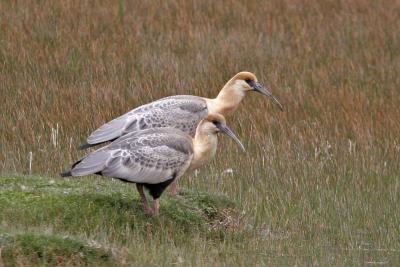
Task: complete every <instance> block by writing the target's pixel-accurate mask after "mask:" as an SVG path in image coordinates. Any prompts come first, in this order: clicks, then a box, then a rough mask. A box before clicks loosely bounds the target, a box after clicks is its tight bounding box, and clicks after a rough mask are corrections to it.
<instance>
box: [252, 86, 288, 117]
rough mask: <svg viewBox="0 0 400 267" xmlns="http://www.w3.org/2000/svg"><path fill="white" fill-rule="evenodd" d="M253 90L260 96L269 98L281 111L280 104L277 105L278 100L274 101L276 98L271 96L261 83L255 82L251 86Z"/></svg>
mask: <svg viewBox="0 0 400 267" xmlns="http://www.w3.org/2000/svg"><path fill="white" fill-rule="evenodd" d="M253 89H254V91H257V92H259V93H260V94H262V95H265V96H268V97H270V98H271V99H272V101H273V102H274V103H275V104H276V105H277V106H278V107H279V109H280V110H281V111H283V106H282V105H281V103H279V101H278V99H276V97H275V96H273V95H272V93H271V92H270V91H268V89H267V88H265V86H263V85H262V84H261V83H259V82H255V83H254V85H253Z"/></svg>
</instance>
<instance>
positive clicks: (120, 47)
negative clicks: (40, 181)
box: [0, 0, 400, 246]
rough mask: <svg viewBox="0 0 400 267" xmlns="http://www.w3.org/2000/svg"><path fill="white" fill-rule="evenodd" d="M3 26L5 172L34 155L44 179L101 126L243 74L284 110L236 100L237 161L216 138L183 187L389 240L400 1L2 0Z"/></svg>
mask: <svg viewBox="0 0 400 267" xmlns="http://www.w3.org/2000/svg"><path fill="white" fill-rule="evenodd" d="M0 20H1V24H0V65H1V67H0V90H1V97H2V104H1V111H2V112H1V114H0V118H1V119H0V120H1V126H0V127H1V128H0V129H1V133H0V138H1V146H0V170H1V171H2V172H18V173H29V153H30V152H32V170H31V172H32V173H34V174H43V175H57V173H58V172H59V171H60V170H62V169H63V168H65V167H66V166H68V164H69V163H71V162H72V161H73V160H75V159H77V158H78V157H79V156H81V155H82V152H79V151H78V150H77V147H78V145H79V144H80V143H81V142H82V141H83V140H84V139H85V137H86V136H87V135H88V134H89V133H90V132H91V131H92V130H94V129H95V128H97V127H98V126H100V125H101V124H103V123H104V122H106V121H108V120H110V119H112V118H114V117H116V116H118V115H120V114H122V113H125V112H126V111H128V110H129V109H131V108H133V107H136V106H138V105H141V104H144V103H147V102H150V101H152V100H155V99H158V98H161V97H164V96H167V95H174V94H193V95H202V96H209V97H212V96H215V95H216V94H217V93H218V91H219V89H220V88H221V87H222V86H223V85H224V83H225V82H226V81H227V80H228V79H229V78H230V77H231V76H233V75H234V74H235V73H236V72H238V71H242V70H248V71H252V72H254V73H256V75H257V76H258V78H259V80H260V81H262V82H263V83H264V84H265V85H267V86H269V87H270V88H271V90H272V91H273V93H274V94H275V95H276V96H277V97H278V98H279V99H280V100H281V102H282V103H283V104H284V106H285V112H283V113H280V112H279V111H278V110H277V109H275V107H273V106H272V105H271V103H270V102H269V101H268V100H266V99H264V98H263V97H262V96H260V95H257V94H251V95H249V96H248V97H246V99H245V101H244V103H243V104H242V106H241V108H240V109H239V110H238V111H237V113H236V114H235V116H234V118H230V119H229V124H230V125H231V127H232V128H233V129H234V130H235V131H236V132H237V133H238V134H239V135H240V137H241V139H242V140H243V141H244V143H245V145H246V147H247V150H248V153H247V154H245V155H244V154H240V153H237V152H238V150H237V148H236V147H235V146H233V145H232V143H230V141H227V140H224V138H221V139H222V143H221V146H220V149H219V151H220V152H221V153H219V154H218V155H217V158H216V160H215V161H214V162H213V164H211V165H210V166H209V167H207V168H205V169H204V170H203V171H202V172H201V173H200V175H199V177H197V178H194V177H189V179H188V178H183V179H182V181H181V183H183V184H185V185H186V186H192V187H196V188H199V189H203V190H205V189H206V190H209V191H212V192H214V191H223V192H226V193H227V194H229V195H230V196H232V197H233V198H235V199H237V200H239V201H240V202H241V203H242V205H243V206H244V209H245V210H247V211H249V212H250V214H251V216H252V218H253V219H254V223H255V224H256V225H260V226H262V225H263V224H264V223H268V224H269V225H271V227H272V228H274V227H275V229H278V230H279V231H282V232H285V233H289V235H293V236H296V237H297V236H298V237H300V238H305V239H307V238H309V239H311V240H314V241H315V240H319V238H322V237H321V236H320V234H321V233H323V234H324V236H325V238H326V237H329V238H330V239H329V240H330V241H329V242H330V243H335V242H337V243H341V242H342V243H341V244H355V243H357V242H359V240H364V238H366V239H371V240H373V242H376V244H381V245H387V246H389V244H395V246H399V244H400V243H399V240H398V236H400V229H399V226H398V225H399V217H398V216H399V215H398V214H399V208H398V207H397V206H396V203H397V202H398V200H399V176H400V158H399V155H400V120H399V119H400V109H399V107H400V33H399V29H400V2H399V1H395V0H393V1H366V0H365V1H363V0H357V1H317V0H311V1H290V0H286V1H281V0H273V1H256V0H250V1H235V0H230V1H119V2H115V1H107V0H104V1H43V2H40V3H39V2H25V1H1V3H0ZM225 168H233V169H234V170H235V172H234V174H233V175H232V176H229V175H222V174H221V172H222V170H224V169H225ZM355 229H359V230H360V231H361V234H360V233H357V234H355V235H352V233H354V231H355ZM396 234H399V235H397V237H396V236H395V235H396ZM359 235H361V236H362V237H360V238H359ZM254 242H258V241H254ZM260 242H261V241H260ZM321 242H322V241H321ZM322 243H323V242H322ZM255 246H261V245H260V244H258V245H257V244H256V245H255Z"/></svg>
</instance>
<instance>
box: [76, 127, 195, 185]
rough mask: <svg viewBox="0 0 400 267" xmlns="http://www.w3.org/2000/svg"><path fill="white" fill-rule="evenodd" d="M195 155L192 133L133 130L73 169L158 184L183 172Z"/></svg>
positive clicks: (136, 181) (78, 173)
mask: <svg viewBox="0 0 400 267" xmlns="http://www.w3.org/2000/svg"><path fill="white" fill-rule="evenodd" d="M192 157H193V149H192V140H191V138H190V136H189V135H188V134H186V133H184V132H182V131H180V130H178V129H173V128H161V129H160V128H159V129H147V130H141V131H136V132H132V133H129V134H127V135H124V136H122V137H121V138H118V139H117V140H115V141H114V142H112V143H111V144H109V145H107V146H105V147H103V148H101V149H99V150H97V151H95V152H93V153H91V154H89V155H88V156H87V157H86V158H84V159H82V161H81V162H80V163H78V164H77V165H76V166H75V167H73V169H72V170H71V172H72V175H73V176H83V175H89V174H94V173H101V174H102V175H104V176H108V177H114V178H119V179H123V180H127V181H131V182H135V183H149V184H157V183H161V182H164V181H166V180H168V179H170V178H171V177H173V176H180V175H181V174H183V173H184V172H185V171H186V169H187V168H188V167H189V165H190V162H191V160H192Z"/></svg>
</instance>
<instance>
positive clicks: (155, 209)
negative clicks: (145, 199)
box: [152, 198, 160, 215]
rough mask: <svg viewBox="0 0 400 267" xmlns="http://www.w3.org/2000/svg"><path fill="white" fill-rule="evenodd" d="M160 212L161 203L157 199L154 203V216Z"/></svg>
mask: <svg viewBox="0 0 400 267" xmlns="http://www.w3.org/2000/svg"><path fill="white" fill-rule="evenodd" d="M159 210H160V201H159V200H158V198H157V199H154V201H153V214H152V215H158V213H159Z"/></svg>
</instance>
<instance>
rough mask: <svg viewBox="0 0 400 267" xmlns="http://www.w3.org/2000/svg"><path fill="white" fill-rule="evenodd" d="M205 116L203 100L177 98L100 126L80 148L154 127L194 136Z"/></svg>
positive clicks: (157, 102) (162, 100) (152, 103)
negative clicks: (171, 128) (167, 128)
mask: <svg viewBox="0 0 400 267" xmlns="http://www.w3.org/2000/svg"><path fill="white" fill-rule="evenodd" d="M207 114H208V111H207V105H206V102H205V100H204V99H202V98H201V97H197V96H186V95H178V96H172V97H166V98H163V99H160V100H157V101H154V102H151V103H149V104H146V105H143V106H140V107H138V108H136V109H133V110H131V111H130V112H128V113H126V114H124V115H122V116H120V117H118V118H116V119H114V120H112V121H110V122H108V123H106V124H104V125H103V126H101V127H100V128H98V129H97V130H95V131H94V132H93V133H92V134H90V136H89V137H88V138H87V143H88V145H87V146H83V147H84V148H86V147H89V146H93V145H96V144H100V143H103V142H106V141H111V140H114V139H116V138H118V137H120V136H122V135H125V134H127V133H129V132H133V131H137V130H143V129H150V128H155V127H173V128H177V129H180V130H182V131H184V132H186V133H189V134H190V135H192V136H194V134H195V131H196V127H197V125H198V124H199V122H200V121H201V120H202V119H203V118H204V117H206V116H207Z"/></svg>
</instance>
